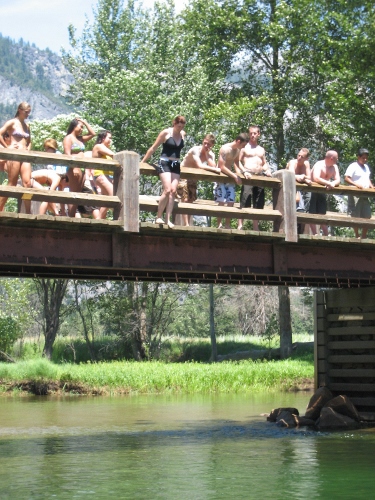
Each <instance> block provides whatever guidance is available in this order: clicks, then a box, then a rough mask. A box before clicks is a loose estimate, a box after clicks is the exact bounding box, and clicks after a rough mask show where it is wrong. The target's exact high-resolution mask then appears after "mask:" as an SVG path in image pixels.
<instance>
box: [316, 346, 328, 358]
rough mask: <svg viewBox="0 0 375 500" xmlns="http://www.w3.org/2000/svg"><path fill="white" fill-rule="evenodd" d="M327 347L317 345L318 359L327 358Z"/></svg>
mask: <svg viewBox="0 0 375 500" xmlns="http://www.w3.org/2000/svg"><path fill="white" fill-rule="evenodd" d="M326 354H327V353H326V347H325V346H319V345H318V346H317V348H316V355H317V357H318V359H325V357H326Z"/></svg>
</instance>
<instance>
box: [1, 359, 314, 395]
mask: <svg viewBox="0 0 375 500" xmlns="http://www.w3.org/2000/svg"><path fill="white" fill-rule="evenodd" d="M313 372H314V367H313V363H312V361H311V360H310V359H290V360H283V361H261V362H253V361H242V362H236V363H234V362H232V363H217V364H203V363H162V362H157V361H152V362H144V363H137V362H129V361H125V362H123V361H122V362H111V363H97V364H81V365H73V364H60V365H56V364H53V363H51V362H48V361H47V360H44V359H39V360H32V361H20V362H18V363H14V364H6V363H0V391H1V393H3V394H9V393H19V392H25V391H26V392H31V393H34V394H49V393H78V394H157V393H181V394H188V393H201V394H204V393H206V394H210V393H252V392H264V391H280V390H281V391H283V390H284V391H290V390H300V389H306V388H311V383H312V379H313Z"/></svg>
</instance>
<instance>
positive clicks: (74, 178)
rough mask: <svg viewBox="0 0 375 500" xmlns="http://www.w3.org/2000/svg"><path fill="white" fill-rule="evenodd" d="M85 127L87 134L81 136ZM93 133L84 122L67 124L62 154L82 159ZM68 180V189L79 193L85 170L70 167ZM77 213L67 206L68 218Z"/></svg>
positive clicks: (83, 181)
mask: <svg viewBox="0 0 375 500" xmlns="http://www.w3.org/2000/svg"><path fill="white" fill-rule="evenodd" d="M85 127H86V129H87V133H86V134H84V135H83V129H84V128H85ZM95 135H96V134H95V131H94V129H93V128H92V127H91V125H89V124H88V123H87V122H86V121H85V120H82V119H81V118H74V120H72V121H71V122H70V124H69V127H68V130H67V132H66V136H65V137H64V140H63V146H64V154H66V155H72V156H77V157H80V158H83V157H84V151H85V144H86V142H87V141H89V140H90V139H92V138H93V137H95ZM67 175H68V179H69V189H70V191H73V192H75V193H81V192H82V189H83V186H84V183H85V177H86V176H85V170H84V169H83V170H82V169H81V168H79V167H70V168H68V171H67ZM76 211H77V206H76V205H69V216H70V217H75V215H76Z"/></svg>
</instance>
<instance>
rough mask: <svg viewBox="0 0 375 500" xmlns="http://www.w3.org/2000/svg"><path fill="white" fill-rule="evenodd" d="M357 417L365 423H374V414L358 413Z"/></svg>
mask: <svg viewBox="0 0 375 500" xmlns="http://www.w3.org/2000/svg"><path fill="white" fill-rule="evenodd" d="M359 416H360V417H361V420H363V421H365V422H375V413H374V412H368V411H360V412H359Z"/></svg>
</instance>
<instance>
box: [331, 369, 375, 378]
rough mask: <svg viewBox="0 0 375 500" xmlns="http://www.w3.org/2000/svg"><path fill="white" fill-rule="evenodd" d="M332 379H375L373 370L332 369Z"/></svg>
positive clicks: (374, 370)
mask: <svg viewBox="0 0 375 500" xmlns="http://www.w3.org/2000/svg"><path fill="white" fill-rule="evenodd" d="M329 375H330V376H331V377H352V378H358V377H375V369H373V368H331V369H330V370H329Z"/></svg>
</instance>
